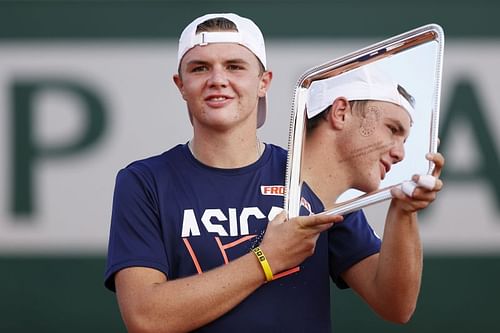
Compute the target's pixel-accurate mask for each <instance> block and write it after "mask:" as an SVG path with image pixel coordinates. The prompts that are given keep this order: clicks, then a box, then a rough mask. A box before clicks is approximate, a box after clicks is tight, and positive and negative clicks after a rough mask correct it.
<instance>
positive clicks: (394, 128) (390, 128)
mask: <svg viewBox="0 0 500 333" xmlns="http://www.w3.org/2000/svg"><path fill="white" fill-rule="evenodd" d="M387 128H388V129H389V131H391V133H392V134H396V133H397V132H398V128H397V127H396V126H393V125H387Z"/></svg>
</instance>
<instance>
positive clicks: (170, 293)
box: [117, 253, 265, 332]
mask: <svg viewBox="0 0 500 333" xmlns="http://www.w3.org/2000/svg"><path fill="white" fill-rule="evenodd" d="M132 279H133V278H132ZM264 281H265V278H264V274H263V272H262V268H261V267H260V264H259V263H258V261H257V258H256V257H255V256H254V255H253V254H252V253H249V254H247V255H245V256H243V257H241V258H239V259H237V260H235V261H232V262H230V263H229V264H227V265H224V266H221V267H218V268H216V269H213V270H211V271H208V272H206V273H203V274H200V275H195V276H190V277H187V278H182V279H177V280H168V281H163V282H159V283H158V282H155V283H143V281H142V282H141V283H139V284H138V285H141V286H142V287H141V289H140V290H139V291H138V290H137V289H136V288H130V285H128V286H126V285H123V288H120V289H119V290H117V296H118V301H119V304H120V310H121V312H122V316H123V318H124V320H125V323H126V325H127V328H128V330H129V331H130V332H186V331H190V330H193V329H195V328H197V327H201V326H203V325H205V324H207V323H209V322H211V321H213V320H215V319H217V318H219V317H220V316H222V315H223V314H225V313H226V312H228V311H229V310H231V309H232V308H234V307H235V306H236V305H238V304H239V303H240V302H241V301H242V300H244V299H245V298H246V297H247V296H248V295H249V294H251V293H252V292H253V291H254V290H256V289H257V288H258V287H260V286H261V285H262V284H263V283H264ZM120 283H123V281H120V276H119V275H118V276H117V286H119V284H120Z"/></svg>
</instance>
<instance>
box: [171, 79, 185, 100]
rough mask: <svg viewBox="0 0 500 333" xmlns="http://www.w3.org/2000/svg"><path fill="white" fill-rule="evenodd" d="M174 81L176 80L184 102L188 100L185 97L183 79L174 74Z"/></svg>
mask: <svg viewBox="0 0 500 333" xmlns="http://www.w3.org/2000/svg"><path fill="white" fill-rule="evenodd" d="M173 80H174V83H175V85H176V86H177V89H179V92H180V93H181V95H182V98H183V99H184V100H186V98H185V97H184V83H183V82H182V78H181V77H180V75H179V74H174V76H173Z"/></svg>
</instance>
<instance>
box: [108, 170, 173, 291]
mask: <svg viewBox="0 0 500 333" xmlns="http://www.w3.org/2000/svg"><path fill="white" fill-rule="evenodd" d="M146 171H147V170H143V169H141V168H134V167H131V166H129V167H127V168H125V169H122V170H120V171H119V172H118V175H117V177H116V183H115V191H114V195H113V206H112V216H111V228H110V234H109V243H108V255H107V262H106V271H105V282H104V285H105V286H106V288H108V289H110V290H112V291H115V283H114V276H115V274H116V273H117V272H118V271H120V270H121V269H123V268H126V267H133V266H136V267H137V266H140V267H150V268H154V269H157V270H159V271H161V272H163V273H165V275H168V274H167V273H168V268H169V265H168V259H167V256H166V253H165V246H164V244H163V237H162V232H161V225H160V219H159V212H158V202H157V195H156V191H155V188H156V186H155V183H154V177H153V176H152V175H151V174H150V173H149V174H148V172H146Z"/></svg>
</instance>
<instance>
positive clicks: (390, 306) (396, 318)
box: [342, 153, 444, 323]
mask: <svg viewBox="0 0 500 333" xmlns="http://www.w3.org/2000/svg"><path fill="white" fill-rule="evenodd" d="M429 159H430V160H431V161H433V162H434V163H435V169H434V171H433V176H434V177H436V178H438V177H439V175H440V174H441V169H442V167H443V165H444V158H443V156H442V155H441V154H439V153H438V154H432V155H431V156H430V158H429ZM413 180H414V181H417V180H418V176H415V177H414V179H413ZM442 186H443V183H442V181H441V180H439V179H437V181H436V185H435V186H434V188H433V189H432V190H427V189H424V188H421V187H417V189H416V190H415V192H414V194H413V196H412V197H408V196H406V195H405V194H404V193H402V191H401V190H399V189H393V191H392V194H393V200H392V201H391V204H390V207H389V211H388V213H387V217H386V222H385V228H384V236H383V241H382V247H381V250H380V253H378V254H375V255H372V256H370V257H368V258H366V259H364V260H362V261H360V262H359V263H357V264H355V265H354V266H352V267H351V268H349V269H348V270H346V271H345V272H344V273H343V274H342V277H343V279H344V280H345V281H346V282H347V284H348V285H349V286H350V287H351V288H353V289H354V290H355V291H356V292H357V293H358V294H359V295H360V296H361V297H362V298H363V299H364V300H365V301H366V302H367V303H368V304H369V305H370V306H371V307H372V309H373V310H374V311H375V312H376V313H377V314H379V315H380V316H381V317H382V318H384V319H386V320H389V321H393V322H398V323H405V322H407V321H408V320H410V318H411V316H412V314H413V312H414V310H415V307H416V303H417V298H418V294H419V290H420V282H421V277H422V246H421V241H420V235H419V228H418V220H417V211H418V210H420V209H423V208H425V207H427V206H428V205H429V204H430V203H431V202H432V201H434V199H435V198H436V194H437V192H438V191H439V190H440V189H441V188H442Z"/></svg>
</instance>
